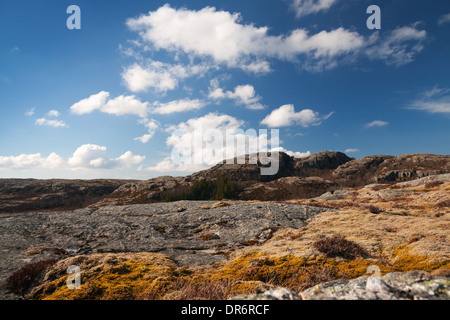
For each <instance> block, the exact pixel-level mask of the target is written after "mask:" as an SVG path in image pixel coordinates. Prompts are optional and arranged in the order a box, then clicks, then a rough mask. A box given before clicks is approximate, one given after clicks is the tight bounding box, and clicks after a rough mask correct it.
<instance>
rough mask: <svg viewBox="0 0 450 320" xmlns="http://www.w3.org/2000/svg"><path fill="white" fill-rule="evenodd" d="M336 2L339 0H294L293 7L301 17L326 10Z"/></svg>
mask: <svg viewBox="0 0 450 320" xmlns="http://www.w3.org/2000/svg"><path fill="white" fill-rule="evenodd" d="M336 2H337V0H294V1H293V3H292V8H293V9H294V10H295V12H296V15H297V17H298V18H300V17H303V16H306V15H309V14H312V13H317V12H319V11H326V10H328V9H329V8H331V6H333V5H334V4H335V3H336Z"/></svg>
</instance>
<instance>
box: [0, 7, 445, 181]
mask: <svg viewBox="0 0 450 320" xmlns="http://www.w3.org/2000/svg"><path fill="white" fill-rule="evenodd" d="M72 4H75V5H78V6H79V8H80V9H81V29H80V30H76V29H74V30H69V29H68V28H67V27H66V20H67V19H68V18H69V16H70V14H67V13H66V9H67V7H68V6H69V5H72ZM369 5H378V6H379V7H380V9H381V29H380V30H369V29H368V28H367V26H366V20H367V19H368V17H369V16H370V15H369V14H367V13H366V9H367V7H368V6H369ZM449 38H450V3H449V2H448V1H447V0H436V1H433V2H432V4H431V3H430V1H424V0H421V1H418V0H394V1H372V0H370V1H361V0H358V1H357V0H346V1H344V0H311V1H309V0H284V1H280V0H241V1H234V0H227V1H205V0H203V1H195V0H190V1H157V0H153V1H134V0H130V1H127V2H123V1H100V0H96V1H82V0H76V1H56V0H54V1H50V0H47V1H44V0H36V1H32V2H31V1H22V0H14V1H13V0H0V40H1V45H0V115H1V117H0V136H1V140H0V177H1V178H7V177H17V178H29V177H31V178H133V179H148V178H151V177H155V176H161V175H185V174H188V173H189V172H193V171H196V170H198V169H201V168H206V167H208V164H207V163H203V164H197V165H195V166H186V165H181V166H180V165H177V164H174V163H173V162H171V157H170V156H171V151H172V150H173V148H174V146H177V144H178V145H179V144H180V143H181V144H182V143H183V141H182V137H181V136H180V133H179V132H180V130H181V129H182V130H185V132H187V133H188V134H192V132H193V130H194V129H195V127H196V126H197V124H196V123H199V121H200V122H201V123H203V127H204V128H207V129H218V130H222V131H225V130H226V129H243V130H244V131H245V130H248V129H255V130H259V129H279V133H280V139H281V142H280V147H281V148H282V149H281V150H284V151H287V152H289V153H290V154H292V155H294V156H296V157H302V156H306V155H308V154H312V153H316V152H319V151H323V150H336V151H343V152H346V153H347V154H348V155H349V156H353V157H355V158H361V157H364V156H368V155H373V154H391V155H399V154H406V153H435V154H449V151H450V150H449V149H450V144H449V141H450V130H449V128H450V126H449V123H450V77H449V74H450V63H449V57H450V41H449ZM206 148H208V145H206ZM201 151H202V150H194V153H195V152H201Z"/></svg>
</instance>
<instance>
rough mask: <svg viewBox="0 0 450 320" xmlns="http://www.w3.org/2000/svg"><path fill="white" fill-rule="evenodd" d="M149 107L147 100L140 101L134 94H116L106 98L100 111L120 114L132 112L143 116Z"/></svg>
mask: <svg viewBox="0 0 450 320" xmlns="http://www.w3.org/2000/svg"><path fill="white" fill-rule="evenodd" d="M148 108H149V103H148V102H141V101H140V100H139V99H137V98H136V97H135V96H123V95H121V96H118V97H116V98H114V99H111V100H108V101H107V102H106V104H105V105H103V106H102V107H101V108H100V111H102V112H105V113H108V114H113V115H116V116H122V115H126V114H134V115H137V116H139V117H145V116H146V115H147V112H148Z"/></svg>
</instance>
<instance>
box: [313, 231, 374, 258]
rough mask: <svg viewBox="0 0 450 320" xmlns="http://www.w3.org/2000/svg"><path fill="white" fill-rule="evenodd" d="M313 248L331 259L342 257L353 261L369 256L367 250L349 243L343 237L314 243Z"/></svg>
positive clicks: (337, 236) (328, 238) (334, 237)
mask: <svg viewBox="0 0 450 320" xmlns="http://www.w3.org/2000/svg"><path fill="white" fill-rule="evenodd" d="M313 246H314V248H315V249H316V250H318V251H320V252H322V253H323V254H325V255H326V256H327V257H329V258H336V257H341V258H344V259H349V260H353V259H355V258H356V257H365V256H367V255H368V254H367V252H366V250H365V249H364V248H363V247H361V246H360V245H359V244H357V243H356V242H353V241H349V240H347V239H345V238H344V237H343V236H341V235H335V236H332V237H326V238H325V239H321V240H318V241H316V242H314V244H313Z"/></svg>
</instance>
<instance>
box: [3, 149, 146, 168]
mask: <svg viewBox="0 0 450 320" xmlns="http://www.w3.org/2000/svg"><path fill="white" fill-rule="evenodd" d="M144 159H145V157H144V156H139V155H134V154H133V153H132V152H131V151H127V152H125V153H124V154H122V155H121V156H119V157H118V158H110V157H108V156H107V154H106V147H103V146H98V145H94V144H85V145H82V146H80V147H79V148H77V150H75V152H74V153H73V155H72V157H71V158H69V159H68V160H67V161H65V160H64V159H63V158H62V157H61V156H59V155H58V154H56V153H54V152H53V153H51V154H50V155H49V156H48V157H43V156H42V155H41V154H40V153H35V154H21V155H19V156H0V169H3V170H5V169H6V170H8V169H9V170H11V169H13V170H31V169H70V170H77V169H119V168H128V167H130V166H132V165H135V164H138V163H140V162H142V161H143V160H144Z"/></svg>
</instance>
